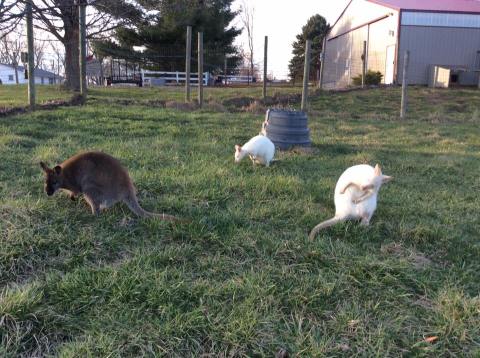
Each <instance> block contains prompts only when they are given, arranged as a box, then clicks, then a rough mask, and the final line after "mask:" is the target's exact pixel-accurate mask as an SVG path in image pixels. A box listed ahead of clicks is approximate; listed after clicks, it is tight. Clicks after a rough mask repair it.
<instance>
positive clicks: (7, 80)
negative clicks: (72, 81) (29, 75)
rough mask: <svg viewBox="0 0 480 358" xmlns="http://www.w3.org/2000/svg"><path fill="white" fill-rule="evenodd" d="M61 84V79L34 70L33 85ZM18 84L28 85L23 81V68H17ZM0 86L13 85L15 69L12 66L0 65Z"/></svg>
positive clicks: (48, 72) (49, 73)
mask: <svg viewBox="0 0 480 358" xmlns="http://www.w3.org/2000/svg"><path fill="white" fill-rule="evenodd" d="M62 82H63V78H62V77H59V76H57V75H56V74H55V73H53V72H50V71H45V70H41V69H36V70H35V83H36V84H39V85H53V84H60V83H62ZM18 83H20V84H22V83H28V80H27V79H25V68H24V67H23V66H18ZM0 84H3V85H14V84H16V81H15V69H14V67H13V66H12V65H7V64H3V63H0Z"/></svg>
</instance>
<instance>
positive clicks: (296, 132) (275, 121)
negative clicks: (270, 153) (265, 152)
mask: <svg viewBox="0 0 480 358" xmlns="http://www.w3.org/2000/svg"><path fill="white" fill-rule="evenodd" d="M262 132H263V134H264V135H266V136H267V137H268V138H270V140H271V141H272V142H273V143H274V144H275V146H276V147H277V148H279V149H281V150H287V149H290V148H292V147H310V145H311V144H312V143H311V141H310V129H308V118H307V114H306V113H305V112H301V111H287V110H281V109H269V110H268V111H267V113H266V116H265V122H264V124H263V128H262Z"/></svg>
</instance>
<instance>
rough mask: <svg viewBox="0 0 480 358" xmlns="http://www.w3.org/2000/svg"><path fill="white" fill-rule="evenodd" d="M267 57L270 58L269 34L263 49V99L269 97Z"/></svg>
mask: <svg viewBox="0 0 480 358" xmlns="http://www.w3.org/2000/svg"><path fill="white" fill-rule="evenodd" d="M267 59H268V36H265V46H264V50H263V100H264V101H265V100H266V99H267Z"/></svg>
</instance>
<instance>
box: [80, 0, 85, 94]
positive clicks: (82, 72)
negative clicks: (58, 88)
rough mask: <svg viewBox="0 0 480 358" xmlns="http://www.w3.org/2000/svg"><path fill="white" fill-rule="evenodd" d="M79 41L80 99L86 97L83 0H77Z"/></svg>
mask: <svg viewBox="0 0 480 358" xmlns="http://www.w3.org/2000/svg"><path fill="white" fill-rule="evenodd" d="M78 5H79V6H78V11H79V15H78V16H79V22H78V25H79V27H80V28H79V40H80V41H79V42H80V95H81V97H82V101H83V102H85V100H86V99H87V24H86V16H87V15H86V14H87V11H86V8H87V3H86V1H85V0H79V2H78Z"/></svg>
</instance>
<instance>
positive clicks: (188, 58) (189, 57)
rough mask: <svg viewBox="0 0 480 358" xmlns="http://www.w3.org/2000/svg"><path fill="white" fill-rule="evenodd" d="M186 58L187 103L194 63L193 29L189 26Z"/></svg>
mask: <svg viewBox="0 0 480 358" xmlns="http://www.w3.org/2000/svg"><path fill="white" fill-rule="evenodd" d="M186 47H187V48H186V57H185V72H186V73H185V102H190V65H191V61H192V27H191V26H187V43H186Z"/></svg>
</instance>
